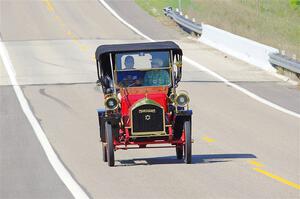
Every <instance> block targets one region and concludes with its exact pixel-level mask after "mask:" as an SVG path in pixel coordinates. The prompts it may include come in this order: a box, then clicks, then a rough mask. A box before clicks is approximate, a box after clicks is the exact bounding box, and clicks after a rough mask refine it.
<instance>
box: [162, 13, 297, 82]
mask: <svg viewBox="0 0 300 199" xmlns="http://www.w3.org/2000/svg"><path fill="white" fill-rule="evenodd" d="M163 12H164V14H165V15H166V16H167V17H170V18H171V19H172V20H174V21H175V22H176V23H177V24H178V25H179V26H181V27H183V28H184V29H186V30H188V32H190V33H192V32H194V33H195V34H196V35H199V36H200V35H201V34H202V29H203V27H202V25H201V24H197V23H196V22H195V21H194V20H193V21H192V20H190V19H189V18H188V17H187V15H185V16H183V13H182V12H180V11H179V10H178V9H176V11H174V10H173V8H172V7H166V8H164V9H163ZM268 60H269V62H270V64H271V65H273V66H279V67H282V68H284V69H286V70H289V71H291V72H293V73H296V75H297V77H298V78H299V79H300V62H299V61H297V60H296V59H291V58H289V57H287V56H285V55H281V54H279V53H270V54H269V58H268Z"/></svg>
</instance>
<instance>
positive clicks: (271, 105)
mask: <svg viewBox="0 0 300 199" xmlns="http://www.w3.org/2000/svg"><path fill="white" fill-rule="evenodd" d="M98 1H99V2H100V3H101V4H102V5H103V6H104V7H105V8H106V9H107V10H109V11H110V12H111V13H112V14H113V15H114V16H115V17H116V18H117V19H118V20H120V21H121V22H122V23H123V24H125V25H126V26H128V27H129V28H130V29H131V30H133V31H134V32H135V33H137V34H139V35H140V36H142V37H144V38H145V39H147V40H148V41H151V42H153V41H155V40H153V39H151V38H150V37H148V36H147V35H145V34H144V33H142V32H141V31H139V30H138V29H137V28H135V27H134V26H133V25H131V24H130V23H128V22H127V21H126V20H124V19H123V18H122V17H121V16H120V15H119V14H118V13H116V12H115V11H114V10H113V9H112V8H111V7H110V6H109V5H108V4H107V3H106V2H105V1H104V0H98ZM183 60H184V61H186V62H188V63H189V64H191V65H193V66H194V67H196V68H198V69H200V70H203V71H205V72H207V73H208V74H210V75H211V76H213V77H215V78H217V79H219V80H221V81H222V82H224V83H225V84H226V85H228V86H231V87H233V88H235V89H237V90H238V91H241V92H242V93H244V94H246V95H247V96H249V97H251V98H252V99H255V100H257V101H259V102H261V103H263V104H265V105H267V106H269V107H271V108H274V109H276V110H278V111H281V112H283V113H286V114H289V115H291V116H294V117H297V118H300V114H298V113H296V112H294V111H291V110H288V109H286V108H283V107H281V106H279V105H277V104H274V103H273V102H270V101H268V100H266V99H264V98H262V97H259V96H258V95H256V94H254V93H252V92H251V91H249V90H247V89H245V88H242V87H240V86H239V85H237V84H234V83H232V82H230V81H229V80H227V79H225V78H224V77H222V76H221V75H219V74H217V73H215V72H214V71H212V70H210V69H208V68H207V67H205V66H203V65H201V64H199V63H197V62H195V61H194V60H192V59H191V58H189V57H186V56H183Z"/></svg>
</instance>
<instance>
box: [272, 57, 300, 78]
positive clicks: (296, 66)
mask: <svg viewBox="0 0 300 199" xmlns="http://www.w3.org/2000/svg"><path fill="white" fill-rule="evenodd" d="M269 62H270V63H271V64H272V65H275V66H280V67H282V68H284V69H287V70H289V71H292V72H294V73H297V74H298V78H299V77H300V76H299V75H300V62H299V61H297V60H295V59H291V58H289V57H287V56H285V55H281V54H279V53H276V54H274V53H272V54H269Z"/></svg>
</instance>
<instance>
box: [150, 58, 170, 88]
mask: <svg viewBox="0 0 300 199" xmlns="http://www.w3.org/2000/svg"><path fill="white" fill-rule="evenodd" d="M151 67H152V68H153V69H156V70H151V71H148V72H146V74H145V76H144V86H162V85H169V84H170V75H169V73H168V72H167V71H166V70H164V69H157V68H162V67H163V61H162V60H161V59H159V58H156V59H152V62H151Z"/></svg>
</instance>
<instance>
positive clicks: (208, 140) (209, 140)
mask: <svg viewBox="0 0 300 199" xmlns="http://www.w3.org/2000/svg"><path fill="white" fill-rule="evenodd" d="M202 140H204V141H205V142H208V143H211V142H215V141H216V140H215V139H213V138H210V137H208V136H204V137H202Z"/></svg>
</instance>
